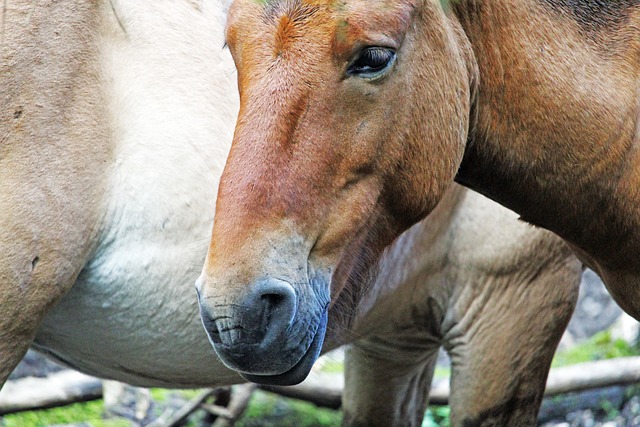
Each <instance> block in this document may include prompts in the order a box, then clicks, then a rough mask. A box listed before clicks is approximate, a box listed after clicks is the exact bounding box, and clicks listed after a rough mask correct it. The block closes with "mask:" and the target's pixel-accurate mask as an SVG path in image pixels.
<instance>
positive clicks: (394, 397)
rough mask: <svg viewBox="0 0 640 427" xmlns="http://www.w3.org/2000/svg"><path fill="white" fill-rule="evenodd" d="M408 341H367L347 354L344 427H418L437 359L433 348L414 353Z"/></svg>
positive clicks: (360, 342)
mask: <svg viewBox="0 0 640 427" xmlns="http://www.w3.org/2000/svg"><path fill="white" fill-rule="evenodd" d="M410 341H411V340H406V341H404V345H405V346H407V351H404V350H403V347H402V342H396V343H391V342H389V341H388V340H385V339H375V338H368V339H366V340H361V341H358V342H356V343H355V344H352V345H351V346H349V347H348V348H347V351H346V356H345V388H344V393H343V400H342V409H343V413H344V418H343V425H345V426H388V427H393V426H402V427H411V426H420V425H422V420H423V418H424V412H425V409H426V407H427V398H428V396H429V389H430V387H431V379H432V377H433V371H434V368H435V364H436V359H437V356H438V348H439V346H438V345H437V344H431V345H428V346H427V347H425V348H420V349H419V350H417V347H418V345H417V344H416V345H415V346H413V347H412V348H410V347H409V346H408V344H409V343H410Z"/></svg>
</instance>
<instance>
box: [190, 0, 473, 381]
mask: <svg viewBox="0 0 640 427" xmlns="http://www.w3.org/2000/svg"><path fill="white" fill-rule="evenodd" d="M226 37H227V43H228V46H229V48H230V50H231V53H232V55H233V58H234V61H235V64H236V67H237V70H238V87H239V92H240V99H241V107H240V113H239V117H238V121H237V125H236V129H235V135H234V140H233V145H232V148H231V152H230V155H229V158H228V161H227V164H226V166H225V170H224V173H223V176H222V179H221V183H220V187H219V195H218V200H217V207H216V214H215V224H214V228H213V238H212V243H211V245H210V247H209V253H208V255H207V259H206V262H205V267H204V271H203V274H202V275H201V277H200V279H199V281H198V284H197V289H198V294H199V301H200V307H201V316H202V320H203V323H204V326H205V328H206V330H207V332H208V334H209V337H210V340H211V342H212V344H213V346H214V349H215V350H216V352H217V354H218V355H219V357H220V358H221V359H222V361H223V362H224V363H225V364H226V365H227V366H229V367H230V368H232V369H234V370H237V371H238V372H240V373H241V374H242V375H243V376H244V377H245V378H247V379H249V380H251V381H255V382H260V383H271V384H294V383H297V382H300V381H302V380H303V379H304V378H305V377H306V375H307V374H308V372H309V370H310V369H311V366H312V364H313V362H314V361H315V360H316V358H317V357H318V355H319V352H320V350H321V347H322V344H323V339H324V336H325V332H326V328H327V319H328V312H329V311H330V310H333V309H338V307H334V305H332V301H333V302H335V301H336V299H337V298H338V297H339V295H340V294H341V293H344V292H348V290H345V286H352V284H355V285H357V283H358V280H357V279H358V276H359V275H360V274H362V272H364V271H366V270H367V268H370V267H371V266H372V265H373V264H374V263H375V261H376V260H377V258H378V257H379V255H380V254H381V252H382V250H383V249H384V247H385V246H387V245H388V244H389V243H390V242H391V241H392V240H393V239H394V238H395V237H397V236H398V235H399V234H400V233H401V232H402V231H404V230H405V229H407V228H408V227H409V226H410V225H412V224H413V223H415V222H416V221H418V220H420V219H422V218H423V217H424V216H425V215H426V214H427V213H428V212H429V211H430V210H432V209H433V208H434V207H435V205H436V203H437V202H438V200H439V199H440V198H441V196H442V195H443V193H444V191H445V190H446V189H447V188H448V186H449V184H450V183H451V182H452V181H453V178H454V176H455V174H456V171H457V168H458V165H459V163H460V161H461V158H462V154H463V151H464V146H465V142H466V137H467V129H468V120H469V110H470V104H471V96H472V94H471V92H472V88H471V86H472V85H471V80H472V74H473V69H472V68H471V67H469V66H468V63H469V60H468V59H469V58H468V55H469V52H470V50H469V49H467V47H466V45H465V39H464V37H463V35H462V31H461V30H460V28H459V26H458V25H457V23H456V22H455V21H454V20H452V19H450V17H449V15H448V13H447V12H446V11H445V10H444V9H443V6H442V5H441V3H440V2H439V1H436V0H398V1H393V2H390V1H387V0H350V1H344V2H343V1H333V0H331V1H329V0H266V1H261V0H236V1H235V2H234V4H233V5H232V7H231V9H230V12H229V18H228V24H227V29H226ZM350 278H351V279H353V280H350ZM352 308H353V309H355V307H352ZM339 309H344V307H342V306H341V307H339Z"/></svg>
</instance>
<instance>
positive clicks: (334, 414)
mask: <svg viewBox="0 0 640 427" xmlns="http://www.w3.org/2000/svg"><path fill="white" fill-rule="evenodd" d="M341 421H342V414H341V413H340V412H338V411H332V410H330V409H325V408H319V407H317V406H315V405H313V404H311V403H307V402H302V401H299V400H295V399H284V398H282V397H279V396H277V395H275V394H271V393H263V392H260V391H258V392H256V393H254V395H253V397H252V398H251V401H250V402H249V406H248V408H247V410H246V412H245V413H244V415H243V416H242V418H241V419H240V420H238V422H237V423H236V426H237V427H333V426H339V425H340V423H341Z"/></svg>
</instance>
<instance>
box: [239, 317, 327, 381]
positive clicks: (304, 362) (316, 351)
mask: <svg viewBox="0 0 640 427" xmlns="http://www.w3.org/2000/svg"><path fill="white" fill-rule="evenodd" d="M327 312H328V310H327V309H326V308H325V310H324V312H323V314H322V317H321V318H320V322H319V324H318V328H317V329H316V334H315V336H314V337H313V341H312V342H311V345H310V346H309V348H308V349H307V352H306V353H305V354H304V355H303V356H302V358H301V359H300V360H299V361H298V362H297V363H296V364H295V365H294V366H293V367H292V368H291V369H289V370H288V371H286V372H283V373H282V374H277V375H254V374H248V373H245V372H239V374H240V376H241V377H242V378H244V379H246V380H247V381H251V382H253V383H258V384H263V385H276V386H282V385H296V384H299V383H301V382H302V381H304V379H305V378H307V375H309V372H310V371H311V368H312V367H313V364H314V363H315V362H316V360H318V357H319V356H320V351H321V350H322V344H323V342H324V336H325V332H326V330H327V318H328V315H327Z"/></svg>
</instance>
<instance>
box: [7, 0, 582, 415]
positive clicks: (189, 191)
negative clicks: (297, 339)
mask: <svg viewBox="0 0 640 427" xmlns="http://www.w3.org/2000/svg"><path fill="white" fill-rule="evenodd" d="M225 8H226V5H225V3H224V2H223V1H218V0H211V1H202V2H200V1H198V2H196V1H186V0H185V1H176V2H172V3H166V4H162V5H160V4H158V3H157V2H152V1H144V2H142V1H139V2H119V1H110V2H92V1H75V2H38V3H37V4H34V3H33V2H26V1H23V2H20V1H13V2H10V3H7V4H6V5H5V7H3V8H1V9H0V10H1V11H2V12H1V13H2V16H1V19H0V29H1V31H0V35H1V40H2V44H1V46H2V60H1V61H0V67H1V71H0V80H1V84H0V95H1V96H0V99H1V100H2V101H1V102H2V104H0V105H1V106H2V108H1V109H0V111H1V114H2V117H1V119H0V138H2V139H1V141H2V142H1V143H0V212H1V214H0V230H1V232H0V253H1V254H2V256H1V257H0V279H1V282H0V304H1V306H2V313H3V315H2V316H0V337H1V339H0V360H2V364H1V365H0V382H1V383H4V381H5V379H6V377H7V376H8V375H9V373H10V371H11V370H12V368H13V366H15V364H16V363H17V362H18V360H19V359H20V358H21V357H22V355H23V354H24V352H25V351H26V349H27V348H28V347H29V346H32V347H33V348H35V349H36V350H38V351H40V352H42V353H44V354H46V355H48V356H49V357H51V358H53V359H55V360H57V361H59V362H62V363H63V364H65V365H67V366H70V367H73V368H76V369H78V370H80V371H82V372H85V373H88V374H92V375H96V376H99V377H103V378H111V379H115V380H119V381H123V382H128V383H131V384H135V385H140V386H147V387H152V386H161V387H172V388H177V387H201V386H207V387H211V386H217V385H229V384H234V383H238V382H243V381H244V379H243V378H242V377H241V376H239V375H238V374H237V373H236V372H234V371H232V370H230V369H228V368H227V367H225V365H224V364H223V363H221V361H220V360H219V359H218V358H217V357H216V355H215V354H214V351H213V350H212V348H211V346H210V345H209V342H208V339H207V335H206V334H205V332H204V331H203V329H202V324H201V320H200V317H199V315H198V306H197V300H196V298H195V295H194V294H195V292H194V291H193V283H194V282H195V280H196V278H197V277H198V275H199V274H200V271H201V265H202V263H203V262H204V260H205V256H206V252H207V247H208V244H209V243H208V240H209V236H210V232H211V228H212V222H213V218H212V215H211V214H212V212H213V210H214V206H215V203H216V192H217V186H218V180H219V177H220V174H221V173H222V167H223V164H224V161H225V159H226V156H227V152H228V150H229V147H230V144H231V140H232V133H233V123H234V122H235V119H236V116H237V113H238V108H239V99H238V97H237V94H236V84H235V78H236V76H235V74H234V66H233V63H232V59H231V56H230V55H229V53H228V52H227V51H226V50H224V49H223V48H222V46H223V39H224V36H223V33H222V30H223V27H224V22H225ZM354 267H355V265H354ZM373 267H375V268H373ZM579 271H580V263H579V261H577V259H575V258H574V257H573V255H571V253H570V252H569V250H568V248H567V247H566V245H564V243H562V242H561V241H560V240H559V239H557V238H555V237H554V236H552V235H551V234H550V233H548V232H544V231H542V230H536V229H532V228H530V227H528V226H526V225H524V224H521V223H519V222H518V221H517V219H516V218H515V216H514V215H513V214H512V213H510V212H509V211H507V210H506V209H504V208H501V207H499V206H498V205H496V204H495V203H492V202H489V201H488V200H487V199H484V198H483V197H481V196H479V195H477V194H475V193H472V192H470V191H467V190H463V189H461V188H452V189H451V190H450V191H449V192H448V193H447V195H445V196H444V200H443V203H442V204H441V205H440V207H439V208H438V209H436V211H435V212H434V216H433V217H432V218H430V219H428V220H425V221H423V222H421V223H420V224H418V225H416V226H415V227H414V228H412V229H411V230H408V231H407V233H405V234H403V235H402V236H401V237H400V238H399V239H398V241H397V243H396V244H394V245H392V246H390V247H389V248H387V250H386V253H385V254H384V255H383V256H382V258H381V259H380V261H379V262H376V263H375V265H374V266H371V265H370V266H368V269H367V270H364V269H361V270H359V273H358V274H360V276H358V275H355V276H352V278H351V280H352V281H353V286H351V288H350V289H344V290H343V292H341V293H340V298H338V299H336V302H335V303H334V306H333V308H332V311H331V319H330V321H329V322H328V323H327V327H328V328H329V330H330V331H331V336H332V337H329V339H327V341H326V342H324V343H323V350H324V351H328V350H330V349H332V348H335V347H338V346H340V345H343V344H348V343H352V346H351V347H350V348H349V350H348V352H347V353H348V354H347V360H346V365H347V367H346V375H347V385H346V391H345V398H344V408H345V414H346V415H345V422H346V423H352V424H357V423H362V424H365V425H374V424H375V423H378V424H380V423H383V424H384V425H408V424H410V423H413V424H419V423H420V420H421V416H422V413H423V411H424V406H425V405H426V399H427V394H428V389H429V386H430V378H431V375H432V372H433V366H434V361H435V357H436V356H435V355H436V352H437V349H438V348H439V347H440V346H442V345H444V346H445V347H446V348H447V349H448V350H449V352H450V353H451V355H452V359H453V378H452V396H451V402H452V407H453V413H454V419H455V417H458V418H460V419H464V420H471V421H473V420H484V419H487V420H494V421H495V420H498V421H497V422H502V421H504V422H505V423H507V424H508V423H511V421H513V422H514V423H516V424H518V423H519V422H520V420H533V419H534V418H533V417H534V412H535V408H536V407H537V405H539V402H540V399H541V396H542V390H543V388H544V379H545V377H546V373H547V370H548V365H549V363H550V360H551V357H552V354H553V351H554V349H555V346H556V344H557V342H558V340H559V338H560V335H561V333H562V330H563V328H564V326H565V324H566V322H567V321H568V317H569V315H570V313H571V311H572V308H573V306H574V304H575V298H576V292H577V289H576V286H577V280H578V276H579ZM354 272H355V270H354ZM365 273H366V274H365ZM374 273H375V274H374ZM356 285H357V286H356ZM365 290H366V292H365ZM203 297H205V296H204V295H203ZM523 337H526V340H523ZM496 343H499V345H497V346H496V345H495V344H496ZM496 362H499V363H498V364H497V363H496ZM500 365H502V366H509V367H510V368H509V369H508V370H500V369H499V367H500Z"/></svg>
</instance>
